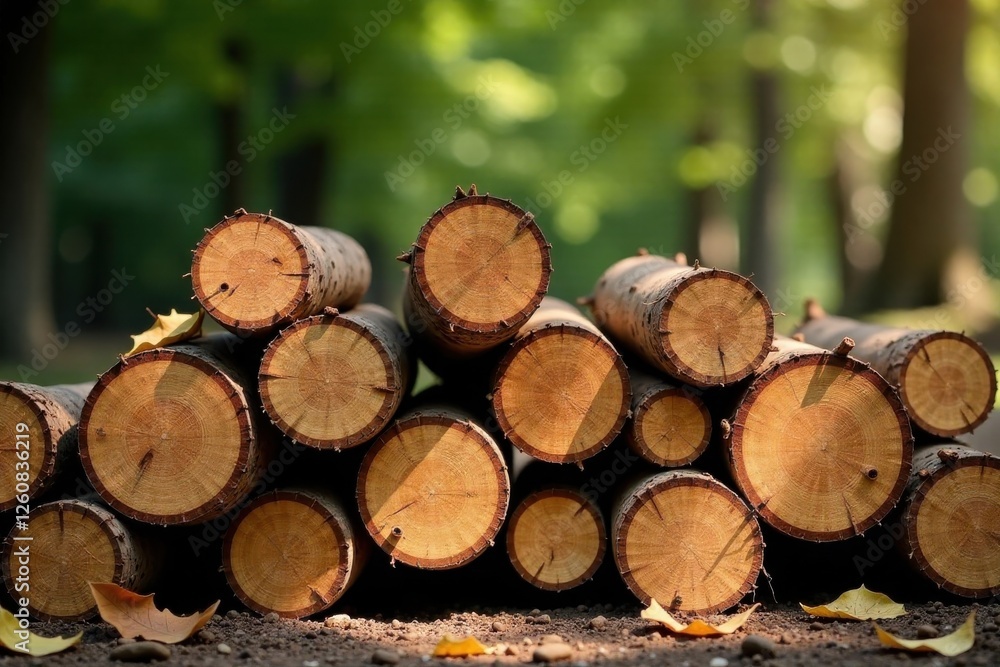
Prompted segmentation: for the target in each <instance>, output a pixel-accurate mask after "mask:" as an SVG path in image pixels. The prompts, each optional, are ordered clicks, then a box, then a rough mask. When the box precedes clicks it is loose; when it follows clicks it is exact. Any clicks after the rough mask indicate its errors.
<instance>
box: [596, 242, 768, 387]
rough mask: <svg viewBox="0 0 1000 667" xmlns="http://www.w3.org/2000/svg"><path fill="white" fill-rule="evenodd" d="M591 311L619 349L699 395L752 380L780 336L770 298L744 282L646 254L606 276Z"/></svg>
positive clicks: (727, 274)
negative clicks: (776, 334) (693, 388)
mask: <svg viewBox="0 0 1000 667" xmlns="http://www.w3.org/2000/svg"><path fill="white" fill-rule="evenodd" d="M592 308H593V311H594V320H595V321H596V322H597V324H598V326H600V327H601V329H603V330H604V331H606V332H607V333H608V334H609V335H610V336H611V338H612V339H613V340H614V341H616V342H621V343H622V344H624V345H625V346H626V347H628V348H629V349H630V350H632V351H633V352H634V353H635V354H637V355H639V356H640V357H641V358H642V359H643V360H644V361H645V362H646V363H648V364H650V365H652V366H653V367H655V368H657V369H659V370H661V371H663V372H665V373H667V374H669V375H671V376H672V377H674V378H676V379H678V380H680V381H681V382H685V383H687V384H692V385H695V386H697V387H710V386H716V385H727V384H732V383H734V382H738V381H740V380H742V379H743V378H745V377H746V376H748V375H749V374H750V373H752V372H753V370H754V369H755V368H757V366H759V365H760V363H761V362H762V361H763V360H764V357H765V356H767V351H768V349H770V347H771V339H772V338H773V335H774V319H773V316H772V313H771V307H770V305H768V302H767V298H766V297H765V296H764V294H763V293H762V292H761V291H760V290H758V289H757V288H756V287H755V286H754V284H753V283H751V282H750V281H749V280H747V279H746V278H744V277H742V276H739V275H737V274H735V273H730V272H729V271H720V270H718V269H705V268H700V267H698V265H697V262H696V263H695V266H686V265H685V264H681V263H678V262H675V261H673V260H670V259H667V258H665V257H659V256H656V255H649V254H646V253H645V252H644V251H641V252H640V254H639V255H637V256H635V257H629V258H627V259H623V260H621V261H619V262H617V263H616V264H614V265H613V266H612V267H611V268H609V269H608V270H607V271H605V272H604V275H603V276H601V279H600V281H598V283H597V289H596V290H595V292H594V296H593V302H592Z"/></svg>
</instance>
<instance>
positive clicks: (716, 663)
mask: <svg viewBox="0 0 1000 667" xmlns="http://www.w3.org/2000/svg"><path fill="white" fill-rule="evenodd" d="M728 665H729V661H728V660H726V659H725V658H723V657H715V658H712V659H711V660H710V661H709V663H708V667H728Z"/></svg>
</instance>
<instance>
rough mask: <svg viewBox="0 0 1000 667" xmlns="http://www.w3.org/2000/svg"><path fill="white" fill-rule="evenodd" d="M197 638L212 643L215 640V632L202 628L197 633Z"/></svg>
mask: <svg viewBox="0 0 1000 667" xmlns="http://www.w3.org/2000/svg"><path fill="white" fill-rule="evenodd" d="M198 639H200V640H201V641H203V642H205V643H206V644H212V643H214V642H215V633H214V632H212V631H211V630H202V631H201V632H199V633H198Z"/></svg>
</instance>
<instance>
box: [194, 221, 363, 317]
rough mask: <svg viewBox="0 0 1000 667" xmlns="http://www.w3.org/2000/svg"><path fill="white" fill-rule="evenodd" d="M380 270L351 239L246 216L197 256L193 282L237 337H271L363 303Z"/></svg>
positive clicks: (225, 226)
mask: <svg viewBox="0 0 1000 667" xmlns="http://www.w3.org/2000/svg"><path fill="white" fill-rule="evenodd" d="M371 276H372V269H371V263H370V262H369V260H368V255H367V254H365V250H364V248H362V247H361V245H360V244H358V242H357V241H355V240H354V239H352V238H351V237H350V236H348V235H346V234H343V233H341V232H338V231H335V230H333V229H326V228H323V227H297V226H295V225H292V224H289V223H287V222H285V221H284V220H279V219H278V218H275V217H272V216H271V215H270V214H267V215H264V214H262V213H247V212H246V211H244V210H243V209H240V210H238V211H237V212H236V213H235V214H234V215H233V216H231V217H227V218H226V219H225V220H223V221H222V222H220V223H219V224H217V225H216V226H215V227H212V228H211V229H209V230H208V231H207V232H206V233H205V236H204V237H203V238H202V240H201V241H200V242H199V243H198V247H197V248H196V249H195V251H194V261H193V263H192V265H191V281H192V284H193V286H194V293H195V296H196V297H197V299H198V301H200V302H201V305H202V307H203V308H204V309H205V311H206V312H208V314H209V315H211V316H212V317H214V318H215V319H216V320H217V321H218V322H219V324H221V325H222V326H224V327H226V328H227V329H229V330H230V331H232V332H235V333H238V334H241V335H244V336H249V335H255V336H264V335H267V334H270V333H273V332H274V331H276V330H278V329H280V328H282V327H284V326H286V325H288V324H291V323H292V322H294V321H295V320H298V319H302V318H304V317H309V316H311V315H317V314H319V313H321V312H322V311H323V309H324V308H327V307H332V308H342V309H345V310H346V309H348V308H351V307H353V306H355V305H356V304H358V303H359V302H360V301H361V298H362V297H363V296H364V294H365V292H367V291H368V287H369V285H370V284H371Z"/></svg>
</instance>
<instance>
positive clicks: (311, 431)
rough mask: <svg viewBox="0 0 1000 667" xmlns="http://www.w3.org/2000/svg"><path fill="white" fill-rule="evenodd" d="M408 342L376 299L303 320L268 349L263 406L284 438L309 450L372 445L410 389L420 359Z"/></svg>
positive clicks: (263, 364)
mask: <svg viewBox="0 0 1000 667" xmlns="http://www.w3.org/2000/svg"><path fill="white" fill-rule="evenodd" d="M406 342H407V341H406V333H405V331H403V327H402V325H400V323H399V322H398V321H397V320H396V318H395V316H394V315H393V314H392V313H390V312H389V311H388V310H386V309H385V308H382V307H381V306H376V305H374V304H364V305H361V306H358V307H357V308H354V309H352V310H349V311H347V312H344V313H338V312H337V311H336V310H333V309H329V310H328V312H326V313H324V314H323V315H315V316H313V317H309V318H306V319H303V320H299V321H298V322H296V323H295V324H293V325H291V326H290V327H288V328H286V329H284V330H282V332H281V333H280V334H279V335H278V336H277V338H275V339H274V340H273V341H272V342H271V344H270V345H269V346H268V348H267V352H265V354H264V360H263V361H262V362H261V366H260V374H259V376H258V377H259V381H260V393H261V400H262V402H263V404H264V409H265V410H266V411H267V414H268V416H269V417H270V418H271V421H272V422H273V423H274V424H275V426H277V427H278V428H280V429H281V430H282V431H283V432H284V433H285V435H287V436H288V437H289V438H291V439H292V440H295V441H296V442H300V443H302V444H305V445H309V446H310V447H318V448H320V449H337V450H339V449H344V448H349V447H355V446H357V445H360V444H362V443H364V442H367V441H368V440H370V439H371V438H373V437H375V435H377V434H378V433H380V432H381V431H382V429H383V428H385V426H386V425H387V424H388V423H389V420H390V419H392V417H393V415H395V414H396V410H397V409H398V408H399V405H400V403H401V402H402V401H403V399H404V398H405V397H406V396H408V395H409V393H410V390H411V389H412V388H413V381H414V379H415V378H416V358H415V357H414V356H413V354H412V346H410V345H407V344H406Z"/></svg>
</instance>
